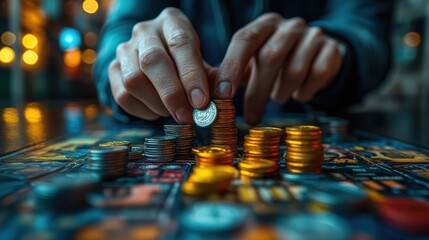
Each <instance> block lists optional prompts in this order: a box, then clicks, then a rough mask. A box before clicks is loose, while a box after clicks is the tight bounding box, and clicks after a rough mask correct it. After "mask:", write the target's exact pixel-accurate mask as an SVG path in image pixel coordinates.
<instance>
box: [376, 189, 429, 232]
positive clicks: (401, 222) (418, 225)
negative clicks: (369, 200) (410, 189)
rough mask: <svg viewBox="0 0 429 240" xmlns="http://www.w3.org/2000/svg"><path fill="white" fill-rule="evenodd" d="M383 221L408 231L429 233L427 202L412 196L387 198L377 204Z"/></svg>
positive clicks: (428, 206)
mask: <svg viewBox="0 0 429 240" xmlns="http://www.w3.org/2000/svg"><path fill="white" fill-rule="evenodd" d="M378 212H379V215H380V217H381V218H382V219H383V221H384V222H385V223H386V224H388V225H390V226H392V227H395V228H398V229H401V230H403V231H406V232H410V233H417V234H427V233H429V202H424V201H419V200H416V199H412V198H406V197H396V198H387V199H386V200H385V201H383V202H381V203H380V204H379V205H378Z"/></svg>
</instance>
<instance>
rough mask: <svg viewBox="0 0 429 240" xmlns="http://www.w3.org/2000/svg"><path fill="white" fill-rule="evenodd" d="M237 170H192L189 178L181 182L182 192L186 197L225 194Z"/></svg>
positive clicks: (223, 168) (221, 168) (216, 168)
mask: <svg viewBox="0 0 429 240" xmlns="http://www.w3.org/2000/svg"><path fill="white" fill-rule="evenodd" d="M236 176H237V170H236V169H235V168H234V167H232V166H214V167H209V168H194V169H193V171H192V173H191V175H190V176H189V178H188V179H187V180H186V181H185V182H183V184H182V191H183V192H184V193H186V194H188V195H196V196H198V195H207V194H211V193H219V192H225V191H226V190H228V188H229V186H230V183H231V181H232V179H234V178H235V177H236Z"/></svg>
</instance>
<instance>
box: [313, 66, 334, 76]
mask: <svg viewBox="0 0 429 240" xmlns="http://www.w3.org/2000/svg"><path fill="white" fill-rule="evenodd" d="M329 74H330V69H329V67H328V65H326V64H317V65H315V66H314V67H313V70H312V73H311V75H312V77H313V78H316V79H327V78H329Z"/></svg>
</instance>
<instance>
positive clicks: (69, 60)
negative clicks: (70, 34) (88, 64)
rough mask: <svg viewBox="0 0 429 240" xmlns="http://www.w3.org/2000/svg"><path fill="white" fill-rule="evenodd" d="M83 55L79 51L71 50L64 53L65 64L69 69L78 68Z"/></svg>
mask: <svg viewBox="0 0 429 240" xmlns="http://www.w3.org/2000/svg"><path fill="white" fill-rule="evenodd" d="M81 55H82V53H81V52H80V50H79V49H74V50H70V51H67V52H65V53H64V64H65V65H66V66H67V67H77V66H79V64H80V61H81Z"/></svg>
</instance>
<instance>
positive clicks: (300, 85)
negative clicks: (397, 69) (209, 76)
mask: <svg viewBox="0 0 429 240" xmlns="http://www.w3.org/2000/svg"><path fill="white" fill-rule="evenodd" d="M341 63H342V56H341V53H340V45H339V43H338V42H337V41H336V40H335V39H334V38H332V37H329V36H328V35H326V34H325V33H324V32H323V30H322V29H320V28H318V27H309V26H307V24H306V23H305V21H304V20H303V19H301V18H292V19H284V18H283V17H281V16H280V15H278V14H276V13H267V14H264V15H262V16H260V17H259V18H258V19H256V20H255V21H253V22H251V23H249V24H248V25H246V26H244V27H243V28H242V29H240V30H238V31H237V32H236V33H235V34H234V36H233V38H232V40H231V43H230V45H229V47H228V50H227V53H226V56H225V58H224V60H223V62H222V64H221V66H220V68H219V73H218V74H217V78H216V80H215V83H214V86H215V90H214V94H215V96H216V97H218V98H221V99H227V98H233V97H234V95H235V93H236V91H237V89H238V86H239V85H240V82H242V80H243V81H248V85H247V88H246V94H245V99H244V117H245V119H246V121H247V122H248V123H250V124H252V125H255V124H257V123H258V122H259V121H260V119H261V117H262V115H263V113H264V108H265V105H266V103H267V101H268V98H269V97H270V96H271V99H272V100H273V101H275V102H277V103H281V104H282V103H286V102H287V101H288V100H289V98H290V97H292V98H294V99H296V100H297V101H308V100H310V99H311V98H312V97H313V96H314V95H315V94H316V93H317V92H318V91H320V90H322V89H323V88H325V87H327V86H328V85H329V84H330V83H331V82H332V80H333V79H334V77H335V76H336V75H337V73H338V72H339V70H340V68H341ZM249 70H250V72H251V73H250V76H249V74H248V73H249ZM246 75H247V76H249V77H247V76H246Z"/></svg>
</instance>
